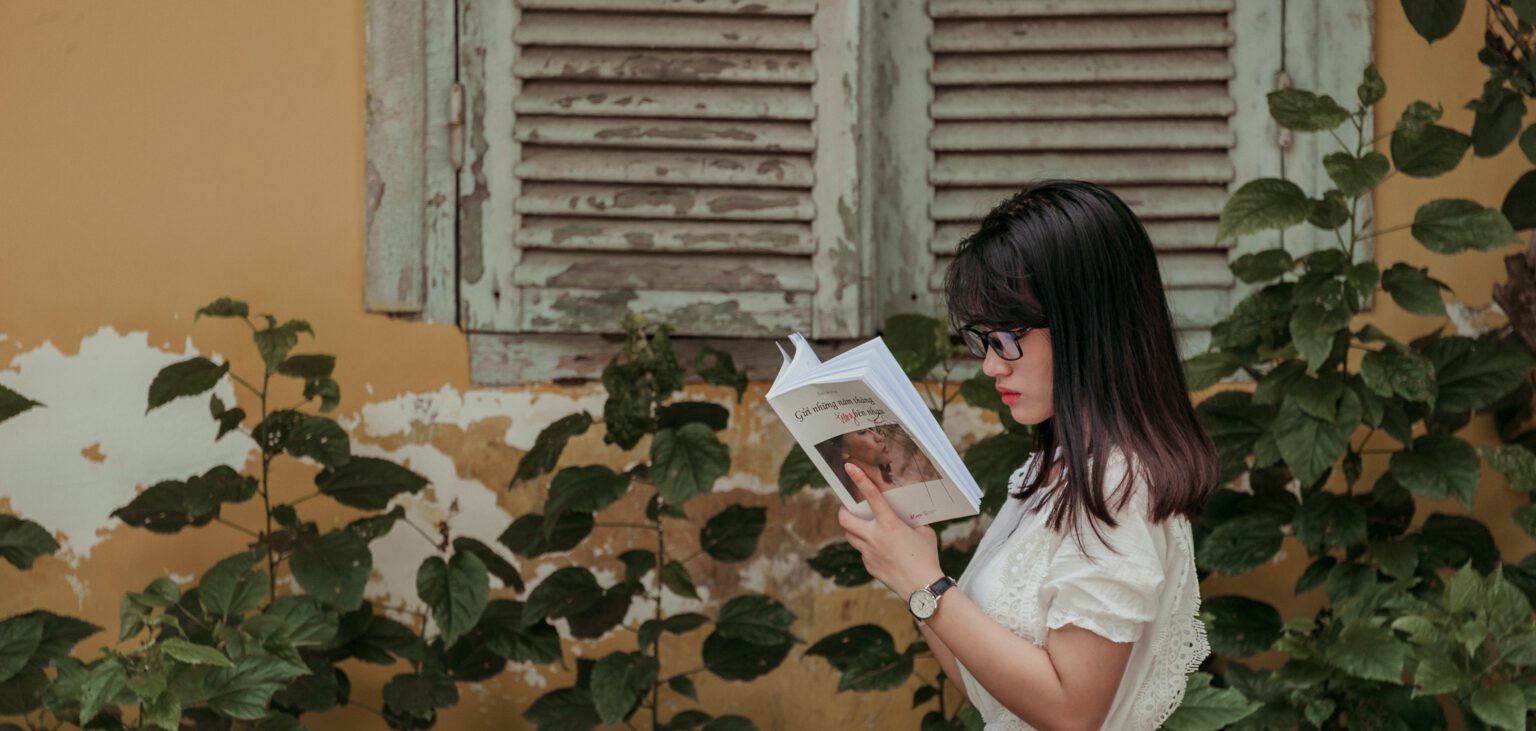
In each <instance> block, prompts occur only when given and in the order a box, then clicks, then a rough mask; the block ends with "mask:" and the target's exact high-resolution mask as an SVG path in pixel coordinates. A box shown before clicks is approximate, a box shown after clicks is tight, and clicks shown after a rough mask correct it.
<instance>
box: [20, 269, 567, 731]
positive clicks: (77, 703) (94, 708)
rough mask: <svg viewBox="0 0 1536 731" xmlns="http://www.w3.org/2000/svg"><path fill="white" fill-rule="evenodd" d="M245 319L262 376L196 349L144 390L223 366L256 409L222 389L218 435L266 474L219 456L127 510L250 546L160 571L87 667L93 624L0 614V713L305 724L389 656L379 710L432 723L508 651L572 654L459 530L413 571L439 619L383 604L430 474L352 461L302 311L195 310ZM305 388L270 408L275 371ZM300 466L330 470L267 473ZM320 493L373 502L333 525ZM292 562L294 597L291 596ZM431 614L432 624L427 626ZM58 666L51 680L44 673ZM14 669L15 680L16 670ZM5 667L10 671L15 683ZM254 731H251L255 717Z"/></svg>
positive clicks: (234, 306) (208, 378)
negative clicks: (397, 613) (287, 316)
mask: <svg viewBox="0 0 1536 731" xmlns="http://www.w3.org/2000/svg"><path fill="white" fill-rule="evenodd" d="M197 316H198V317H199V318H201V317H203V316H208V317H214V318H223V319H230V320H236V321H239V322H242V323H244V324H245V325H247V326H248V327H249V328H250V330H251V334H252V339H253V342H254V344H255V346H256V350H257V352H258V354H259V356H260V360H261V367H260V377H259V378H257V379H252V380H247V379H246V378H243V377H241V376H240V375H238V374H237V373H236V372H234V371H233V370H231V367H230V364H229V363H215V362H213V361H211V360H209V359H207V358H203V357H195V358H190V359H187V360H185V361H181V362H178V363H174V364H172V365H169V366H167V367H165V368H164V369H162V370H161V371H160V372H159V374H158V375H157V376H156V377H155V378H154V380H153V382H152V383H151V384H150V386H149V392H148V398H147V406H148V410H154V409H156V408H159V407H161V406H164V405H165V404H168V403H170V402H172V401H175V400H177V399H181V398H188V397H195V396H200V395H202V394H205V393H207V392H208V391H210V390H212V389H213V387H214V386H215V385H217V384H218V383H220V382H221V381H222V380H223V379H224V378H226V377H228V378H231V379H233V380H234V382H235V383H236V384H238V385H239V386H240V387H242V388H244V389H245V390H246V391H247V392H248V393H249V395H250V397H251V400H252V401H254V402H255V410H254V411H253V412H252V414H251V418H252V419H254V421H255V426H254V427H251V428H249V429H248V428H247V427H246V426H245V424H246V422H247V421H248V420H251V419H248V417H247V413H246V411H245V410H244V408H242V407H241V406H239V405H238V404H228V405H227V404H225V403H224V402H223V401H222V400H221V399H220V398H219V397H218V396H217V395H212V396H210V397H209V409H210V413H211V415H212V417H213V419H214V421H216V422H217V423H218V428H217V433H216V434H215V435H214V438H215V439H222V438H224V437H226V436H227V435H229V434H231V433H236V434H239V435H240V436H241V437H243V438H247V439H250V440H251V441H252V442H253V443H254V445H255V446H256V447H257V448H258V449H259V452H260V462H259V464H258V465H257V467H256V468H255V470H254V472H255V474H252V475H245V474H241V473H239V472H237V471H235V470H234V469H231V468H229V467H226V466H222V465H221V466H217V467H214V468H212V469H210V470H208V471H206V472H204V473H202V474H200V475H194V476H191V477H189V478H187V479H185V480H167V481H164V482H160V483H157V484H155V485H152V486H150V487H149V488H147V489H145V490H144V491H143V492H141V493H139V495H138V496H137V497H135V498H134V499H133V501H132V502H130V503H129V504H127V505H125V506H123V507H121V508H119V509H117V510H116V511H114V512H113V516H115V517H117V518H119V519H120V520H122V521H123V522H124V523H127V524H128V525H132V526H136V527H140V528H145V529H148V530H150V531H152V532H156V533H178V532H180V531H182V530H185V529H187V528H190V527H199V526H204V525H208V524H210V523H219V524H221V525H224V526H226V527H228V528H231V529H233V530H236V531H238V532H240V533H242V534H244V535H246V536H247V537H249V539H250V542H249V544H248V546H247V548H246V549H245V550H242V551H241V552H239V553H236V554H234V555H232V556H228V557H225V558H223V559H221V560H219V561H217V562H216V563H215V564H214V565H213V566H212V567H211V568H209V569H208V570H207V571H205V572H204V573H203V575H202V577H201V579H200V580H199V581H198V583H197V585H196V586H194V587H190V588H187V589H183V588H182V587H180V586H178V585H177V584H176V583H175V582H173V581H171V580H169V579H166V578H160V579H156V580H154V581H153V582H151V583H150V584H149V585H148V586H147V587H145V589H144V590H143V591H142V592H134V593H129V594H126V595H125V596H124V597H123V599H122V603H121V609H120V617H121V622H122V626H121V631H120V633H119V644H118V645H117V646H115V647H106V648H103V649H102V651H101V653H100V655H99V656H98V657H96V658H94V659H91V660H90V661H89V662H81V661H79V660H75V659H72V658H70V657H68V653H69V648H70V647H71V646H73V644H74V643H75V642H78V641H79V639H81V638H83V637H84V636H86V635H88V634H90V633H91V632H94V631H96V629H97V628H94V627H91V626H89V625H86V624H85V623H83V622H79V621H78V620H70V619H68V618H62V617H57V616H55V615H50V614H47V613H45V612H32V613H30V614H26V615H21V616H20V617H14V618H12V619H9V620H6V622H4V623H0V637H13V638H15V639H16V641H14V642H6V641H0V681H3V682H4V684H5V690H7V691H8V692H5V693H0V696H3V699H4V702H5V705H4V707H0V713H17V714H31V713H33V712H36V713H37V714H38V716H37V717H36V719H35V720H33V718H32V717H31V716H30V715H28V716H27V717H26V718H27V722H28V724H29V726H28V727H29V728H33V729H40V728H50V729H51V728H56V727H57V724H56V723H54V724H49V723H47V720H46V719H47V716H48V715H51V716H53V717H54V719H56V722H66V723H69V724H73V725H78V726H83V727H90V728H125V729H143V728H166V729H170V728H182V727H183V726H184V725H186V724H191V725H192V726H193V727H195V728H197V729H209V730H211V729H229V728H237V727H238V728H256V729H261V730H262V731H276V730H284V731H287V730H291V729H302V728H304V726H303V725H302V724H301V722H300V721H299V719H300V718H301V717H302V716H303V714H305V713H311V712H319V711H324V710H327V709H330V708H332V707H334V706H337V705H345V704H348V703H350V702H352V698H351V696H352V693H351V684H350V682H349V680H348V677H347V674H346V672H345V671H344V670H342V668H341V667H340V665H339V664H340V663H342V662H343V661H346V660H353V659H355V660H360V661H362V662H366V663H376V664H382V665H392V664H394V663H396V662H397V661H401V660H403V661H405V662H406V663H407V664H408V665H409V669H408V671H407V672H402V673H400V674H397V675H395V676H394V678H392V679H391V680H390V681H389V683H388V684H387V685H385V687H384V690H383V702H382V703H379V704H377V706H376V707H375V706H370V705H365V704H362V703H357V704H356V705H357V706H358V707H361V708H367V709H369V710H373V711H375V712H376V713H378V714H379V715H380V716H381V717H382V718H383V719H384V721H385V722H386V723H387V725H388V726H389V727H391V728H396V729H415V728H428V727H431V726H432V725H433V723H434V722H435V720H436V714H437V709H439V708H443V707H446V706H450V705H453V704H454V703H455V702H457V700H458V690H457V683H460V682H473V681H480V680H484V679H486V678H489V677H491V676H493V675H495V674H496V673H499V672H501V670H502V669H504V668H505V666H506V661H507V660H517V661H523V662H539V663H544V662H553V661H556V660H559V659H560V658H561V653H560V647H559V640H558V637H557V636H556V634H555V630H554V628H553V627H552V626H550V625H549V624H548V623H547V622H545V621H543V619H542V618H537V619H527V618H525V617H524V613H523V611H522V608H523V604H522V603H521V602H517V601H513V600H509V599H496V600H494V601H492V600H490V599H489V596H488V594H489V589H490V581H489V576H491V575H495V576H496V577H498V578H499V579H500V580H501V581H502V582H503V583H504V584H506V585H507V586H510V587H512V588H513V589H514V590H517V591H521V590H522V580H521V578H520V577H519V576H518V573H517V571H516V569H515V568H513V567H512V565H511V564H510V563H508V562H507V561H506V560H505V559H502V558H500V556H499V555H498V554H496V553H495V552H494V551H492V550H491V549H490V548H489V547H487V546H485V545H483V544H481V543H479V542H477V541H475V540H474V539H472V538H469V537H464V536H460V537H454V536H452V535H451V532H450V530H451V529H450V526H449V525H448V524H447V523H446V522H445V523H443V524H441V525H440V526H439V527H438V533H437V534H436V535H433V534H430V533H428V532H426V531H425V530H422V529H421V528H420V527H418V526H415V525H414V524H411V527H412V528H414V529H415V530H416V531H417V532H419V533H420V534H421V535H422V536H423V537H425V538H426V539H427V540H428V541H429V542H430V543H431V544H432V545H433V547H434V549H435V550H436V551H437V553H438V554H440V555H433V556H431V557H429V558H427V559H426V560H425V561H424V562H423V563H422V565H421V568H420V570H419V572H418V574H417V582H416V583H417V591H418V594H419V595H420V598H421V600H422V601H423V602H424V603H425V604H426V605H427V607H428V608H429V614H421V615H420V616H418V617H417V620H419V621H417V622H414V623H413V624H415V625H416V626H414V627H413V626H408V625H407V624H404V623H402V622H400V621H396V620H395V619H392V618H390V617H389V616H386V615H385V614H383V613H381V612H379V611H377V610H376V609H375V608H374V607H373V606H372V604H371V603H370V602H368V601H366V600H365V599H364V597H363V589H364V586H365V584H366V583H367V580H368V574H369V572H370V570H371V569H372V567H373V553H372V550H371V549H370V543H371V542H372V541H373V540H375V539H377V538H379V537H381V536H383V535H385V534H387V533H388V532H389V531H390V530H391V529H393V528H394V527H395V525H396V524H397V523H400V522H404V523H408V524H409V523H410V521H409V519H408V518H407V517H406V515H405V511H404V509H403V508H401V507H399V506H396V507H394V508H392V509H389V504H390V503H391V501H392V500H393V499H394V498H396V497H397V496H400V495H405V494H412V493H416V492H419V491H420V490H421V489H422V488H423V487H425V486H426V484H427V480H426V479H425V478H423V477H422V476H420V475H418V474H416V473H414V472H412V471H411V470H409V469H406V468H405V467H402V466H400V465H397V464H394V463H392V462H389V461H387V460H382V459H377V458H372V457H363V456H357V455H353V454H352V449H351V443H350V440H349V438H348V436H347V434H346V432H345V431H344V430H343V429H342V428H341V426H340V425H338V424H337V423H336V422H335V421H334V420H332V419H330V418H328V417H326V416H324V414H326V413H328V412H330V411H331V410H333V409H334V408H335V407H336V406H337V404H338V403H339V401H340V398H341V389H340V386H339V384H338V383H337V382H336V381H335V379H334V378H333V377H332V374H333V372H334V369H335V358H334V357H332V356H329V355H322V354H309V353H294V352H292V351H293V350H294V348H295V347H296V346H297V345H298V342H299V337H300V335H301V334H309V335H313V330H312V328H311V327H310V325H309V324H308V323H307V322H305V321H303V320H288V321H286V322H283V323H279V322H278V321H277V320H276V319H275V318H273V317H272V316H270V315H265V316H262V317H261V318H259V321H258V320H253V319H252V318H251V317H250V310H249V307H248V306H247V305H246V304H245V303H244V302H239V301H236V300H232V299H229V298H221V299H219V300H217V301H215V302H213V303H212V304H210V305H208V306H207V307H204V308H202V309H200V310H198V312H197ZM283 379H291V381H292V386H290V387H289V388H294V387H298V388H302V398H301V399H300V400H299V401H298V402H297V403H296V404H294V405H293V406H291V407H288V408H282V409H273V408H271V403H272V401H273V400H274V399H276V398H278V397H279V394H280V392H281V390H282V389H281V388H280V384H279V383H278V381H281V380H283ZM285 457H286V458H294V459H303V460H307V461H309V462H312V463H314V464H318V465H319V467H320V468H321V469H320V470H319V473H318V474H317V475H316V476H315V478H314V487H313V489H312V490H311V491H309V492H307V493H304V494H298V493H297V492H289V491H287V490H283V489H282V488H280V486H279V485H277V484H275V483H274V482H273V481H272V480H271V479H270V478H271V465H272V463H273V462H274V461H276V460H278V459H282V458H285ZM257 497H259V498H260V501H261V513H260V514H261V520H262V524H261V525H260V526H257V527H246V526H242V525H239V524H238V523H236V522H235V521H234V520H231V519H229V518H227V517H225V516H224V514H223V513H224V509H225V508H226V507H228V506H231V505H236V504H240V503H245V502H247V501H250V500H252V499H254V498H257ZM315 498H326V499H330V500H334V501H336V502H338V503H340V504H342V505H345V506H347V507H350V508H355V509H357V510H359V511H361V512H362V515H361V517H359V518H357V519H356V520H354V521H352V522H350V523H348V524H347V525H345V526H342V527H340V528H335V529H332V530H329V531H324V532H322V531H321V529H320V527H319V525H318V524H316V523H315V522H313V521H306V520H304V519H303V518H302V517H301V515H300V512H299V508H300V506H301V505H302V504H304V503H305V502H307V501H309V500H312V499H315ZM284 570H286V571H287V573H288V575H289V576H291V577H292V579H293V584H292V586H296V588H295V589H291V590H284V589H281V588H280V585H279V583H278V578H279V576H280V574H281V573H282V572H283V571H284ZM428 618H430V619H431V620H433V621H434V622H435V624H436V626H437V631H436V632H435V633H430V634H429V633H428V632H427V620H428ZM48 667H51V668H52V669H53V673H52V677H51V678H50V677H49V676H48V675H47V674H46V673H45V669H47V668H48ZM7 671H13V672H9V673H8V674H7ZM7 678H9V680H7ZM252 724H253V725H252Z"/></svg>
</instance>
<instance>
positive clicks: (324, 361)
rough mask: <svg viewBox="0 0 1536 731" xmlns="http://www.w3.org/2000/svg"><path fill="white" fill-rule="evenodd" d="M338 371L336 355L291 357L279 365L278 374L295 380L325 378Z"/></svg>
mask: <svg viewBox="0 0 1536 731" xmlns="http://www.w3.org/2000/svg"><path fill="white" fill-rule="evenodd" d="M335 370H336V356H334V355H318V354H312V355H290V356H288V358H287V359H286V360H284V361H283V362H281V363H278V364H277V372H278V373H281V374H283V375H285V376H293V377H294V378H305V379H308V378H325V377H327V376H329V375H331V373H332V372H333V371H335Z"/></svg>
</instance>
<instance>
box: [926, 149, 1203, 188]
mask: <svg viewBox="0 0 1536 731" xmlns="http://www.w3.org/2000/svg"><path fill="white" fill-rule="evenodd" d="M1041 178H1080V179H1083V180H1092V181H1095V182H1097V183H1100V184H1110V185H1113V184H1116V183H1226V182H1228V181H1230V180H1231V179H1232V160H1231V159H1230V158H1229V157H1228V156H1227V154H1226V153H1223V152H1184V153H1168V152H1140V151H1134V152H1109V153H1105V152H1080V153H1056V152H1042V153H1006V154H1004V153H993V154H969V153H953V154H949V155H941V156H940V157H939V158H938V160H937V161H936V162H935V164H934V168H933V174H932V180H933V182H934V184H935V185H940V186H944V185H1015V186H1018V185H1023V184H1025V183H1028V182H1030V181H1033V180H1039V179H1041Z"/></svg>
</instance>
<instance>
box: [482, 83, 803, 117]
mask: <svg viewBox="0 0 1536 731" xmlns="http://www.w3.org/2000/svg"><path fill="white" fill-rule="evenodd" d="M512 109H513V111H515V112H517V113H518V114H519V115H522V114H554V115H562V116H564V115H570V116H588V117H593V116H597V117H687V118H692V119H757V120H762V119H776V120H810V119H813V118H814V117H815V116H816V108H815V107H814V106H813V105H812V104H811V101H810V97H809V95H807V94H806V93H805V90H804V89H803V88H795V87H785V86H754V87H740V86H689V85H682V84H677V85H654V84H601V83H593V84H584V83H563V82H545V81H529V82H527V83H525V84H524V86H523V93H522V94H519V95H518V97H517V99H516V101H514V102H513V104H512Z"/></svg>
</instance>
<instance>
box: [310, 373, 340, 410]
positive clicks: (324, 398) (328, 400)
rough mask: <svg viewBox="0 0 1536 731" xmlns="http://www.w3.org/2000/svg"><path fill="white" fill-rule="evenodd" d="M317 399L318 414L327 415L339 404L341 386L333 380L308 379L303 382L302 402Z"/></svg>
mask: <svg viewBox="0 0 1536 731" xmlns="http://www.w3.org/2000/svg"><path fill="white" fill-rule="evenodd" d="M316 397H319V399H320V413H329V412H330V411H331V410H332V409H334V408H336V405H337V404H339V403H341V384H339V383H337V382H336V379H334V378H310V379H307V380H305V381H304V400H306V401H308V400H310V399H313V398H316Z"/></svg>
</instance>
